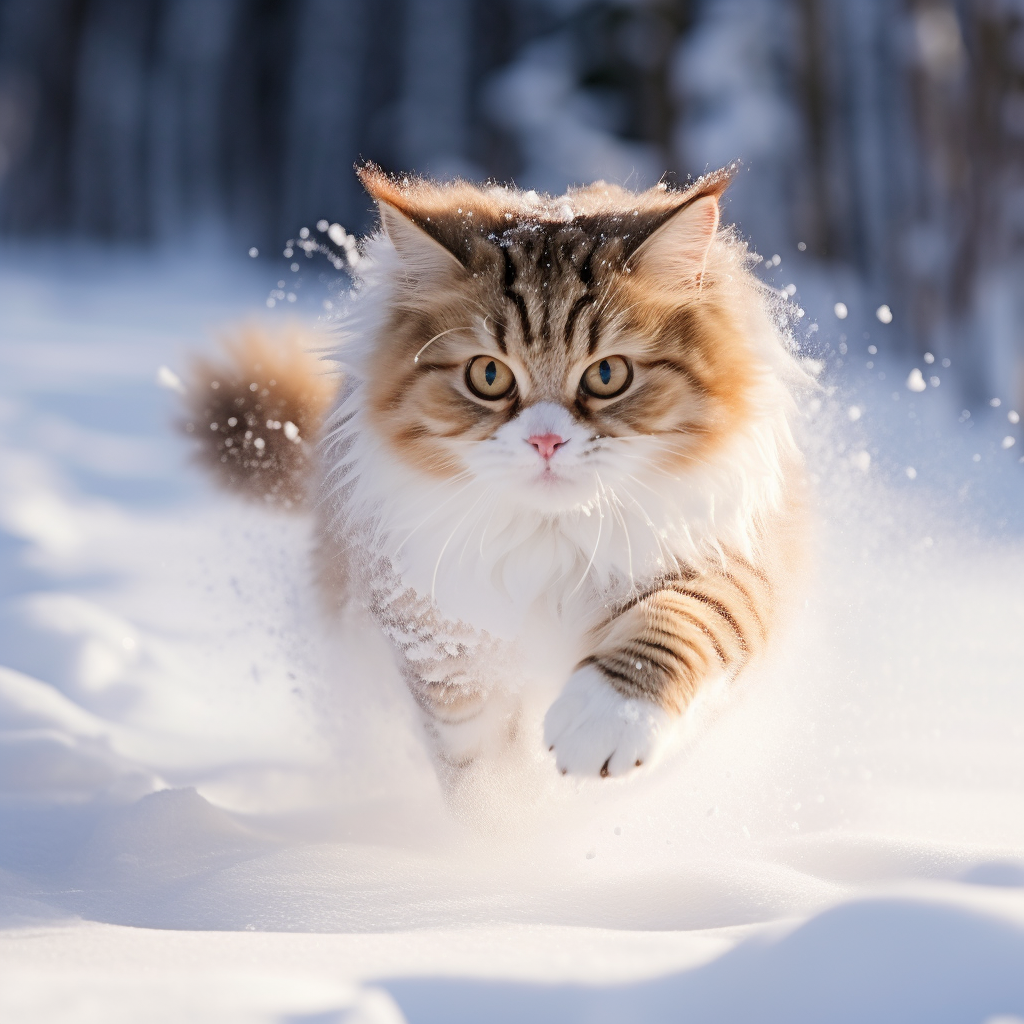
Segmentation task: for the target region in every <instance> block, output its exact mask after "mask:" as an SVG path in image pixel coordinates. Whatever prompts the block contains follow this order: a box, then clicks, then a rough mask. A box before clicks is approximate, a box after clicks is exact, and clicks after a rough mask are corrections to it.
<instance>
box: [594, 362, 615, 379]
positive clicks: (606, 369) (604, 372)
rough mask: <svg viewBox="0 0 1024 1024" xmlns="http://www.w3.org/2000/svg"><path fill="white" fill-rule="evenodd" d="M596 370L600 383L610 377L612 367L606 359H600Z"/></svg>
mask: <svg viewBox="0 0 1024 1024" xmlns="http://www.w3.org/2000/svg"><path fill="white" fill-rule="evenodd" d="M597 372H598V373H599V374H600V375H601V383H602V384H607V383H608V381H610V380H611V379H612V368H611V366H610V365H609V364H608V360H607V359H602V360H601V365H600V366H599V367H598V368H597Z"/></svg>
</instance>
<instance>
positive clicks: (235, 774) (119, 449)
mask: <svg viewBox="0 0 1024 1024" xmlns="http://www.w3.org/2000/svg"><path fill="white" fill-rule="evenodd" d="M53 255H54V254H52V253H49V254H47V253H31V252H30V253H27V254H26V253H19V254H18V255H17V257H15V254H13V253H10V252H8V253H6V254H4V255H3V257H2V259H0V308H2V309H3V310H4V312H3V317H2V321H0V331H2V333H0V380H2V381H3V384H2V391H0V481H2V484H0V564H2V574H0V597H2V600H3V603H2V607H0V920H2V923H3V929H2V930H0V1015H2V1016H3V1017H4V1019H5V1020H12V1021H13V1020H26V1021H27V1020H32V1021H50V1020H53V1021H58V1020H59V1021H64V1020H68V1021H70V1020H84V1019H94V1018H95V1019H104V1020H108V1021H117V1020H125V1021H127V1020H136V1019H139V1018H140V1016H145V1017H146V1019H150V1020H183V1019H189V1020H217V1021H223V1020H238V1021H243V1020H245V1021H248V1020H291V1021H297V1020H309V1021H312V1020H317V1021H335V1020H336V1021H342V1020H347V1021H377V1022H385V1021H400V1020H403V1019H404V1020H407V1021H409V1022H412V1024H424V1022H428V1021H438V1022H442V1021H443V1022H445V1024H456V1022H462V1021H466V1022H470V1021H488V1022H495V1024H496V1022H499V1021H521V1020H533V1021H552V1022H555V1021H558V1022H569V1021H580V1022H583V1021H588V1022H589V1021H652V1022H653V1021H669V1020H680V1019H685V1020H692V1021H709V1022H710V1021H716V1022H730V1021H736V1022H740V1021H750V1020H758V1021H760V1022H764V1024H768V1022H774V1021H778V1022H780V1024H781V1022H785V1024H796V1022H801V1021H808V1022H810V1021H819V1020H825V1019H827V1020H829V1021H836V1022H839V1021H851V1022H854V1021H858V1022H861V1021H865V1020H872V1021H889V1020H892V1021H927V1022H929V1024H935V1022H940V1021H950V1022H953V1021H972V1022H981V1021H990V1022H992V1024H994V1022H996V1021H1000V1022H1003V1024H1009V1022H1010V1021H1012V1020H1014V1019H1016V1018H1015V1017H1014V1015H1016V1017H1017V1018H1021V1019H1024V970H1022V969H1021V964H1024V755H1022V744H1024V584H1022V580H1024V516H1022V512H1021V510H1022V508H1024V504H1022V498H1024V486H1022V480H1024V473H1022V468H1024V467H1021V466H1020V464H1019V462H1018V456H1019V455H1020V452H1021V445H1020V443H1019V427H1018V426H1016V425H1015V424H1014V423H1013V422H1012V421H1011V420H1008V419H1007V416H1006V414H1007V412H1008V411H1012V410H1008V409H1007V408H1006V406H1005V405H1004V406H1002V407H998V408H997V407H993V406H990V405H985V406H983V407H981V408H979V409H977V410H974V412H973V413H972V415H971V416H966V417H965V416H964V415H963V410H962V409H961V408H960V407H959V406H954V405H952V404H951V403H952V402H953V401H954V398H955V390H954V388H953V383H954V379H953V376H952V375H955V373H956V368H955V367H953V368H951V369H948V370H943V371H942V373H943V376H944V378H945V379H944V380H943V381H942V384H941V386H928V387H927V388H926V389H925V390H924V391H913V390H910V389H908V388H907V387H906V386H905V385H904V381H905V380H906V379H907V378H908V374H909V373H910V371H911V370H912V369H913V367H911V366H909V365H907V366H904V365H902V364H899V363H898V362H897V361H895V360H891V359H890V360H889V361H886V357H885V353H884V350H883V352H882V354H881V355H878V356H875V357H874V359H873V360H872V362H873V363H875V364H877V365H873V366H872V368H871V370H870V371H869V370H867V369H866V366H865V361H864V359H866V358H867V357H866V356H865V357H864V359H862V358H861V353H859V352H856V353H854V352H851V353H850V355H849V358H848V359H846V360H845V363H846V365H845V366H842V367H839V366H838V365H837V363H836V361H835V360H832V361H831V362H830V363H829V365H828V366H827V367H826V370H825V373H824V377H823V385H824V386H823V390H822V393H821V395H820V397H819V398H818V399H817V400H816V401H815V402H812V403H810V404H809V406H808V409H807V421H806V423H805V425H804V429H805V434H806V439H805V440H806V444H807V448H808V453H809V455H808V457H809V461H810V465H811V469H812V471H813V473H814V479H815V488H816V493H815V498H814V500H815V502H816V505H817V507H818V513H819V514H818V522H819V528H818V532H817V534H816V535H815V536H813V537H809V538H808V543H809V544H811V545H813V546H814V548H815V549H816V551H817V560H816V561H817V568H816V570H815V574H814V577H813V578H812V579H809V580H808V581H807V591H806V604H805V607H803V608H802V609H799V610H798V613H797V614H796V615H795V616H794V619H793V621H792V623H791V624H790V626H789V627H788V631H787V633H786V634H785V635H784V636H783V637H781V638H780V641H779V643H778V644H777V645H776V649H775V650H774V652H773V654H772V656H771V657H770V658H769V659H768V660H767V661H766V662H764V663H762V664H761V665H759V666H757V667H756V668H754V669H753V670H752V671H750V672H749V673H748V674H746V675H745V676H744V677H742V678H741V680H740V681H739V683H738V684H737V685H736V686H735V687H734V688H733V689H732V690H731V691H730V692H729V693H727V694H724V695H721V696H719V697H717V698H716V699H714V700H709V701H707V702H705V704H704V706H703V707H702V708H701V709H700V711H699V713H698V714H696V715H694V716H693V719H692V721H691V722H689V723H688V728H687V731H686V735H685V737H684V741H683V742H681V743H680V745H679V748H678V749H677V750H676V751H675V752H673V754H672V755H671V756H670V757H668V758H667V759H666V760H665V761H664V762H663V763H662V764H660V765H658V766H656V767H654V768H652V769H651V770H649V771H645V772H644V773H643V774H642V775H641V776H640V777H638V778H637V779H635V780H623V781H617V780H600V781H598V780H595V781H593V782H591V781H586V782H578V781H572V780H569V779H563V778H561V777H559V776H557V774H556V773H555V772H554V770H553V768H552V765H551V763H550V762H549V760H548V755H547V754H546V753H545V752H544V751H543V749H542V747H541V745H540V744H538V746H537V755H536V758H535V759H534V761H533V762H531V763H527V764H507V765H496V766H493V768H491V769H489V770H487V771H482V772H480V773H479V774H478V777H476V778H475V779H474V781H473V784H472V785H471V786H468V787H467V788H466V791H465V792H463V793H461V794H459V796H458V798H457V799H456V800H454V801H446V800H445V798H444V796H443V794H442V793H441V791H440V789H439V787H438V785H437V783H436V781H435V778H434V775H433V771H432V769H431V766H430V762H429V759H428V757H427V754H426V752H425V749H424V746H423V743H422V741H421V738H420V735H419V729H418V724H417V720H416V715H415V709H414V708H413V707H412V704H411V700H410V699H409V697H408V696H407V694H406V693H405V692H404V690H403V688H402V686H401V684H400V682H399V681H398V680H397V678H396V677H395V675H394V672H393V670H392V668H391V666H390V662H389V660H388V656H387V653H386V651H385V650H383V648H382V646H381V645H380V644H377V643H375V641H374V640H373V638H372V632H370V631H367V629H366V628H365V624H364V623H362V622H359V621H356V620H353V621H347V622H343V623H332V624H325V623H324V622H323V620H322V619H321V618H320V616H319V613H318V610H317V607H316V604H315V600H314V595H313V594H312V593H311V591H310V589H309V588H308V586H307V584H306V573H307V569H308V564H309V558H310V557H311V555H310V550H311V545H310V523H309V522H308V521H307V520H305V519H303V518H302V517H295V516H292V517H288V516H283V515H281V514H279V513H275V512H272V511H269V510H263V509H260V508H255V507H252V506H248V505H245V504H242V503H239V502H237V501H235V500H233V499H231V498H228V497H225V496H223V495H221V494H218V493H215V492H213V491H212V490H210V489H209V488H208V487H207V486H206V484H205V482H204V481H203V480H202V479H201V477H200V476H199V475H198V473H197V471H196V470H195V469H194V468H192V467H190V465H189V463H188V450H187V446H186V445H185V443H184V442H183V441H182V440H181V439H179V438H178V436H177V435H176V434H175V433H174V432H173V431H172V430H171V429H170V423H171V421H172V420H173V417H174V414H175V395H174V394H173V392H172V391H170V390H168V389H167V388H163V389H161V388H160V387H159V386H158V383H157V381H158V370H159V368H160V367H161V366H168V367H170V368H171V369H172V370H173V369H174V368H175V367H178V368H180V367H181V365H182V362H183V357H184V353H185V352H186V351H187V350H188V349H190V348H193V347H195V346H196V345H202V344H209V339H210V337H211V332H215V331H216V329H217V328H218V327H220V326H225V325H230V324H231V323H232V322H234V321H235V320H236V319H238V318H240V317H243V316H245V315H247V314H248V313H249V311H250V310H251V309H253V308H255V307H256V306H258V305H261V304H262V301H263V293H262V292H261V284H260V282H259V281H258V280H256V279H254V278H252V277H246V276H244V275H242V274H241V273H239V274H238V275H237V276H234V277H233V276H231V275H230V274H229V273H228V272H227V271H225V270H224V269H223V268H220V267H216V266H210V265H206V264H202V263H201V262H197V261H192V260H185V261H182V260H174V261H161V260H160V259H157V258H155V257H153V258H148V257H147V258H146V259H134V260H133V259H129V258H127V257H111V256H106V255H105V256H103V258H96V257H95V255H94V254H90V253H88V252H84V253H81V254H77V255H76V254H71V255H70V256H69V255H67V254H64V255H63V256H62V257H61V262H60V264H59V267H58V265H57V264H56V263H55V262H54V261H53ZM823 294H824V293H823ZM811 298H813V296H811V297H810V298H805V299H804V300H803V301H804V305H805V306H807V308H808V309H809V310H811V311H812V312H813V311H814V310H813V303H812V302H811ZM823 322H824V317H823ZM204 339H205V340H204ZM865 345H866V342H865ZM850 347H851V349H852V348H853V347H854V346H853V345H852V344H851V346H850ZM928 372H930V371H926V377H927V373H928ZM880 374H885V376H886V377H887V378H888V380H886V379H882V380H879V375H880ZM162 379H163V381H164V383H165V384H166V383H168V382H170V383H173V377H172V376H169V375H168V374H166V373H165V374H163V375H162ZM922 379H925V378H922ZM993 397H998V396H993ZM1004 438H1011V439H1012V441H1011V443H1010V444H1007V443H1006V441H1005V440H1004Z"/></svg>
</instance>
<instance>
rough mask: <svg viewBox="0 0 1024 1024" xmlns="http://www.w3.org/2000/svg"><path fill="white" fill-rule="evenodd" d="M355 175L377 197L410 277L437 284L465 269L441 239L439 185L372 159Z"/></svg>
mask: <svg viewBox="0 0 1024 1024" xmlns="http://www.w3.org/2000/svg"><path fill="white" fill-rule="evenodd" d="M356 175H357V176H358V178H359V181H360V183H361V184H362V186H363V188H365V189H366V191H367V192H368V193H369V194H370V196H371V198H372V199H374V200H376V202H377V208H378V209H379V210H380V223H381V227H382V228H383V229H384V233H385V234H386V235H387V236H388V239H389V240H390V241H391V244H392V245H393V246H394V247H395V252H397V253H398V255H399V256H400V257H401V260H402V263H403V265H404V266H405V269H406V271H407V272H408V276H409V279H410V280H411V281H415V282H417V283H422V284H436V283H438V282H440V281H443V280H446V279H449V278H450V277H451V276H452V275H453V274H461V273H464V271H465V267H464V265H463V263H462V261H461V260H460V259H459V258H458V256H457V255H456V253H455V252H453V251H452V249H451V248H450V247H449V246H447V245H445V244H443V242H442V241H441V240H439V238H441V237H443V236H439V235H438V232H439V230H440V229H441V228H442V226H443V224H442V220H443V217H441V218H439V216H438V215H439V214H443V213H444V212H445V203H444V201H443V196H442V195H441V192H440V190H439V189H438V187H437V186H436V185H434V184H433V183H431V182H428V181H424V180H422V179H416V178H399V177H397V176H395V175H391V174H388V173H387V172H386V171H384V170H382V169H381V168H380V167H378V166H377V165H376V164H374V163H370V162H369V161H367V162H365V163H362V164H358V165H357V166H356ZM460 212H461V211H460ZM444 241H447V238H444Z"/></svg>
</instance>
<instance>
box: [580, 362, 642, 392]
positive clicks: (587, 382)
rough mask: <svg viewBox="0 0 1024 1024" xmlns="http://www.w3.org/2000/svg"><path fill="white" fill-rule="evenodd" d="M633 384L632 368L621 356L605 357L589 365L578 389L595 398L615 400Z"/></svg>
mask: <svg viewBox="0 0 1024 1024" xmlns="http://www.w3.org/2000/svg"><path fill="white" fill-rule="evenodd" d="M632 383H633V367H632V365H631V364H630V362H629V360H628V359H625V358H623V357H622V356H607V357H605V358H604V359H598V361H597V362H596V363H591V364H590V366H588V367H587V368H586V370H585V371H584V373H583V379H582V380H581V381H580V387H581V388H582V389H583V390H584V391H585V392H586V393H587V394H588V395H593V396H594V397H595V398H615V397H616V396H617V395H621V394H622V392H623V391H625V390H626V388H628V387H629V385H630V384H632Z"/></svg>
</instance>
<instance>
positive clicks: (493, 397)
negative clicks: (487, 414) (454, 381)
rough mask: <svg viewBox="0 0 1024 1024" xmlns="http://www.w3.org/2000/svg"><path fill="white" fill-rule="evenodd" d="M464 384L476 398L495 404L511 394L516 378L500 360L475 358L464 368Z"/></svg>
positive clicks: (488, 357)
mask: <svg viewBox="0 0 1024 1024" xmlns="http://www.w3.org/2000/svg"><path fill="white" fill-rule="evenodd" d="M466 384H467V385H468V387H469V390H470V391H472V392H473V394H474V395H476V396H477V398H485V399H487V400H488V401H489V402H496V401H497V400H498V399H499V398H505V397H507V396H508V395H509V394H510V393H511V391H512V389H513V388H514V387H515V386H516V378H515V376H514V375H513V373H512V371H511V370H510V369H509V368H508V367H507V366H506V365H505V364H504V363H503V362H502V361H501V360H500V359H494V358H493V357H492V356H476V357H475V358H474V359H471V360H470V361H469V365H468V366H467V367H466Z"/></svg>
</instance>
